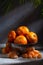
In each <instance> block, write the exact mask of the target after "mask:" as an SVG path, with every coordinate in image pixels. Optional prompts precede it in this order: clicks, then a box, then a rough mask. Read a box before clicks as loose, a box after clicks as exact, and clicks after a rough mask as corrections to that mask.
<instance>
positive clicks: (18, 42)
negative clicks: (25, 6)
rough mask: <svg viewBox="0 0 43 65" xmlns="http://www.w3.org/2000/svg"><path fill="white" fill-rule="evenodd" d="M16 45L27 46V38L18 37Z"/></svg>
mask: <svg viewBox="0 0 43 65" xmlns="http://www.w3.org/2000/svg"><path fill="white" fill-rule="evenodd" d="M14 43H16V44H23V45H26V44H27V39H26V37H25V36H23V35H19V36H17V37H16V39H15V40H14Z"/></svg>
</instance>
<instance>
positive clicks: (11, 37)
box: [8, 31, 16, 42]
mask: <svg viewBox="0 0 43 65" xmlns="http://www.w3.org/2000/svg"><path fill="white" fill-rule="evenodd" d="M15 38H16V33H15V31H10V32H9V34H8V41H9V42H13V41H14V39H15Z"/></svg>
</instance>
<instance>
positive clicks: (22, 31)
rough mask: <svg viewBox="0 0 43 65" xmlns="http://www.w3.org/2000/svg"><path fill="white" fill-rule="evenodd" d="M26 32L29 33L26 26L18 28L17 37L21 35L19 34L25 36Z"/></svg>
mask: <svg viewBox="0 0 43 65" xmlns="http://www.w3.org/2000/svg"><path fill="white" fill-rule="evenodd" d="M28 32H29V29H28V28H27V27H26V26H20V27H19V28H18V29H17V34H19V35H21V34H23V35H26V34H27V33H28Z"/></svg>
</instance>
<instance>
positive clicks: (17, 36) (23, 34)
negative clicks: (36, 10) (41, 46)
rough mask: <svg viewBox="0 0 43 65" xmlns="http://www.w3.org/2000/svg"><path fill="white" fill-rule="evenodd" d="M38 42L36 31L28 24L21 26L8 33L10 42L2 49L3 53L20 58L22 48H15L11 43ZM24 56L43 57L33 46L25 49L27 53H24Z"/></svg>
mask: <svg viewBox="0 0 43 65" xmlns="http://www.w3.org/2000/svg"><path fill="white" fill-rule="evenodd" d="M37 42H38V36H37V34H36V33H35V32H32V31H30V30H29V29H28V27H26V26H20V27H18V28H17V30H16V31H15V30H12V31H10V32H9V33H8V42H7V43H6V47H5V48H3V49H2V53H4V54H8V57H9V58H18V56H19V55H18V54H20V49H17V48H16V49H13V48H12V46H10V43H13V44H22V45H27V44H36V43H37ZM18 52H19V53H18ZM21 56H22V57H23V58H41V54H40V52H39V51H38V50H35V48H33V47H29V48H26V49H25V53H22V54H21Z"/></svg>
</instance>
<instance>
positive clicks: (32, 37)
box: [26, 32, 38, 43]
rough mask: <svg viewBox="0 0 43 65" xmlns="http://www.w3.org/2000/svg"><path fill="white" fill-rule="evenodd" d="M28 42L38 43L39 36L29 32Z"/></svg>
mask: <svg viewBox="0 0 43 65" xmlns="http://www.w3.org/2000/svg"><path fill="white" fill-rule="evenodd" d="M26 37H27V39H28V41H29V42H30V43H37V42H38V36H37V34H36V33H34V32H29V33H28V34H27V35H26Z"/></svg>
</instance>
